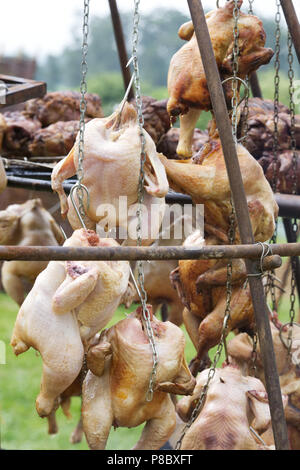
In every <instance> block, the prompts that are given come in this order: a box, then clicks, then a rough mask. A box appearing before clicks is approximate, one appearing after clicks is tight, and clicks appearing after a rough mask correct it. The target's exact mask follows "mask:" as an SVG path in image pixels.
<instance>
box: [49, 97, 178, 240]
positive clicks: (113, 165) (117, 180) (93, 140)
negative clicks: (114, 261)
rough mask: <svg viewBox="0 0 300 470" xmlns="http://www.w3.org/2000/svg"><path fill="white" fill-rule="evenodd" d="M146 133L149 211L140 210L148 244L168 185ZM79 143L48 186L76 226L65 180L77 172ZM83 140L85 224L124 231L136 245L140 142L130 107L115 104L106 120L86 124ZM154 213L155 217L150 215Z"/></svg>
mask: <svg viewBox="0 0 300 470" xmlns="http://www.w3.org/2000/svg"><path fill="white" fill-rule="evenodd" d="M144 136H145V140H146V146H145V151H146V155H147V161H146V164H145V185H144V188H145V196H144V206H145V208H146V209H147V210H146V211H145V210H144V211H143V212H142V238H143V240H144V242H145V243H148V244H149V243H151V242H152V241H153V240H155V238H156V236H157V234H158V231H159V227H160V223H161V218H162V216H163V213H164V208H165V199H164V196H165V195H166V193H167V192H168V188H169V185H168V180H167V177H166V172H165V169H164V166H163V165H162V163H161V161H160V160H159V158H158V155H157V152H156V148H155V144H154V142H153V140H152V139H151V137H150V136H149V135H148V134H147V132H146V131H144ZM78 141H79V138H78V136H77V140H76V143H75V145H74V147H73V149H72V150H71V151H70V153H69V155H68V156H67V157H66V158H65V159H63V160H62V161H60V162H59V163H58V164H57V165H56V166H55V168H54V170H53V172H52V189H53V190H54V191H56V192H57V194H58V195H59V198H60V203H61V212H62V214H63V215H68V219H69V222H70V223H71V225H72V227H73V228H74V229H76V228H78V227H79V226H80V222H79V220H78V217H77V216H76V213H75V211H74V208H73V206H72V204H71V203H70V202H68V200H67V197H66V194H65V192H64V189H63V181H64V180H65V179H66V178H69V177H71V176H73V175H74V174H75V173H76V171H77V168H78V144H79V142H78ZM84 144H85V156H84V160H83V174H84V176H83V179H82V183H83V184H84V185H85V186H86V187H87V188H88V190H89V194H90V205H89V208H88V209H87V207H86V206H85V208H86V211H85V212H86V214H87V216H86V218H85V223H86V225H87V227H88V228H92V229H95V226H96V224H97V231H98V230H99V228H100V227H101V230H104V229H105V228H106V227H108V230H109V229H111V228H112V229H114V228H117V229H119V230H121V229H122V230H123V231H125V232H126V233H128V239H127V242H128V241H129V240H134V244H136V225H137V222H138V218H137V216H136V210H137V201H138V185H139V175H140V158H141V141H140V130H139V126H138V122H137V113H136V111H135V109H134V107H133V106H132V105H130V104H128V103H125V105H124V107H123V110H122V111H120V108H119V109H118V110H117V111H116V112H115V113H113V114H112V115H111V116H109V117H107V118H103V119H93V120H91V121H90V122H88V123H87V124H86V128H85V140H84ZM75 200H77V199H76V197H75ZM77 205H78V201H77ZM151 215H152V220H151ZM153 215H154V216H156V217H154V218H153ZM153 219H155V220H153ZM125 238H126V237H125Z"/></svg>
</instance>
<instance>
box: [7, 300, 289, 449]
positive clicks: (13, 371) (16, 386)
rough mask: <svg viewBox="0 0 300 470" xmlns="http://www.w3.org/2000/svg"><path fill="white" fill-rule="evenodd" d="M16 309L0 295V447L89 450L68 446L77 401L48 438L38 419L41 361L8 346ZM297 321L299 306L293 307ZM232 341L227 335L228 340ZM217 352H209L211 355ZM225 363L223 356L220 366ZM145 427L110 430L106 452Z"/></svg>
mask: <svg viewBox="0 0 300 470" xmlns="http://www.w3.org/2000/svg"><path fill="white" fill-rule="evenodd" d="M133 309H134V308H131V309H126V310H125V309H124V308H123V307H120V308H119V309H118V310H117V311H116V313H115V315H114V318H113V320H112V321H111V322H110V323H109V325H108V326H111V325H112V324H114V323H116V322H117V321H119V320H122V319H123V318H125V311H126V312H129V311H131V310H133ZM17 312H18V306H17V305H16V304H15V302H14V301H13V300H11V299H10V298H9V297H8V296H7V295H5V294H4V293H0V339H1V340H3V341H4V342H5V344H6V364H5V365H0V403H1V447H2V448H3V449H18V450H21V449H22V450H26V449H27V450H28V449H29V450H78V449H88V446H87V443H86V440H85V437H83V439H82V442H81V443H80V444H75V445H74V444H71V443H70V441H69V437H70V435H71V433H72V431H73V429H74V428H75V426H76V424H77V422H78V419H79V416H80V405H81V401H80V398H79V397H74V398H72V405H71V413H72V419H70V420H68V419H67V418H66V417H65V416H64V415H63V413H62V411H61V409H59V410H58V411H57V413H56V416H57V422H58V426H59V432H58V434H56V435H53V436H50V435H48V434H47V427H48V424H47V420H46V419H42V418H40V417H39V416H38V414H37V412H36V409H35V399H36V396H37V395H38V393H39V387H40V378H41V358H40V356H39V355H38V354H37V353H36V352H35V351H34V350H33V349H29V350H28V351H27V352H25V353H24V354H21V355H20V356H18V357H16V356H14V354H13V352H12V348H11V346H10V344H9V342H10V337H11V333H12V329H13V326H14V322H15V318H16V315H17ZM279 318H280V320H281V321H282V322H286V321H288V319H289V294H288V292H287V294H286V295H285V296H284V299H283V301H282V304H281V308H280V314H279ZM296 318H298V303H297V304H296ZM182 329H183V331H184V333H185V337H186V359H187V362H189V361H190V360H191V359H192V357H193V356H194V354H195V349H194V347H193V345H192V343H191V341H190V339H189V338H188V335H187V333H186V331H185V329H184V327H182ZM230 337H232V333H230V336H229V338H230ZM215 350H216V348H214V349H212V350H211V351H210V357H211V358H212V357H213V355H214V352H215ZM223 360H224V354H222V357H221V360H220V361H219V365H221V363H222V362H223ZM143 426H144V424H142V425H141V426H139V427H137V428H131V429H128V428H118V429H116V430H114V429H113V428H112V430H111V433H110V436H109V440H108V444H107V449H112V450H126V449H130V448H131V447H132V446H133V445H134V444H135V443H136V442H137V440H138V438H139V436H140V434H141V431H142V428H143Z"/></svg>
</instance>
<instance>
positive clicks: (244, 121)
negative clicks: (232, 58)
mask: <svg viewBox="0 0 300 470" xmlns="http://www.w3.org/2000/svg"><path fill="white" fill-rule="evenodd" d="M253 2H254V0H249V9H248V15H253V14H254V13H253ZM245 82H246V85H247V87H246V90H245V104H244V107H243V111H242V119H241V120H242V128H241V135H242V136H243V141H244V143H246V142H247V137H248V132H249V124H248V117H249V98H250V79H249V75H246V78H245Z"/></svg>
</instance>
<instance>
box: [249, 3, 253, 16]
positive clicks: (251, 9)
mask: <svg viewBox="0 0 300 470" xmlns="http://www.w3.org/2000/svg"><path fill="white" fill-rule="evenodd" d="M248 1H249V9H248V13H249V15H253V14H254V13H253V2H254V0H248Z"/></svg>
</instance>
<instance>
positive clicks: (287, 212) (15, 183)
mask: <svg viewBox="0 0 300 470" xmlns="http://www.w3.org/2000/svg"><path fill="white" fill-rule="evenodd" d="M75 182H76V181H75V180H74V183H73V181H72V183H64V185H63V187H64V190H65V192H66V193H67V194H68V193H69V192H70V190H71V188H72V186H73V184H75ZM7 184H8V186H9V187H12V188H23V189H31V190H35V191H52V189H51V181H43V180H35V179H32V178H22V177H18V176H10V175H8V176H7ZM275 199H276V202H277V204H278V206H279V217H295V218H297V219H300V195H296V196H295V195H293V194H282V193H276V194H275ZM166 202H167V203H168V204H190V203H191V202H192V199H191V197H190V196H188V195H187V194H181V193H173V192H169V193H168V194H167V196H166Z"/></svg>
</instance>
